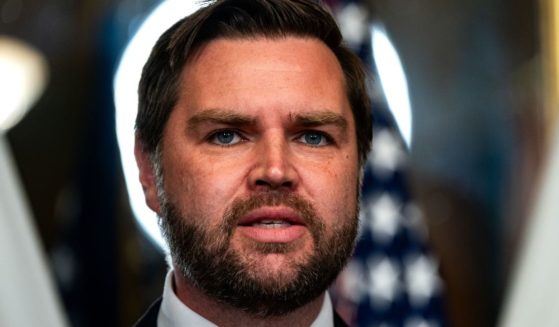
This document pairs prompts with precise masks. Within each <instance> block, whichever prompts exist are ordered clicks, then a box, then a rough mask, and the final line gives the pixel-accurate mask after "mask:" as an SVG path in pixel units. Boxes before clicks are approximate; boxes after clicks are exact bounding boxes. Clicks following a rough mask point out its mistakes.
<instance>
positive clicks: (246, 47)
mask: <svg viewBox="0 0 559 327" xmlns="http://www.w3.org/2000/svg"><path fill="white" fill-rule="evenodd" d="M341 41H342V40H341V35H340V32H339V30H338V28H337V26H336V24H335V22H334V20H333V19H332V17H331V15H330V14H329V13H328V12H327V11H326V10H325V9H324V8H322V7H321V6H320V5H319V4H317V3H316V2H314V1H311V0H293V1H287V0H222V1H216V2H214V3H211V4H209V5H207V6H206V7H204V8H202V9H200V10H199V11H198V12H196V13H194V14H193V15H191V16H189V17H186V18H185V19H183V20H181V21H179V22H178V23H176V24H175V25H174V26H173V27H171V28H170V29H169V30H168V31H167V32H165V33H164V34H163V35H162V36H161V38H160V39H159V41H158V42H157V44H156V45H155V47H154V49H153V52H152V54H151V56H150V58H149V60H148V62H147V63H146V66H145V68H144V71H143V74H142V79H141V81H140V88H139V97H140V101H139V103H140V105H139V112H138V116H137V120H136V148H135V154H136V160H137V162H138V166H139V168H140V181H141V184H142V186H143V189H144V193H145V197H146V202H147V204H148V206H149V207H150V208H151V209H153V210H154V211H155V212H156V213H157V214H158V216H159V217H160V223H161V228H162V231H163V233H164V235H165V237H166V240H167V241H168V243H169V247H170V250H171V257H172V262H173V263H172V265H173V267H172V268H173V270H172V271H171V272H169V274H168V276H167V279H166V282H165V289H164V292H163V297H162V300H160V301H158V302H156V303H155V304H154V305H153V306H152V307H151V308H150V310H149V311H148V312H147V313H146V315H144V317H142V318H141V319H140V321H139V322H138V326H154V325H156V324H157V325H158V326H215V325H218V326H311V325H312V326H334V325H340V326H342V325H344V323H343V321H342V320H341V319H340V318H339V317H338V316H337V315H336V314H335V313H334V312H333V310H332V304H331V302H330V298H329V297H328V294H327V292H326V289H327V288H328V286H329V285H330V283H331V282H332V281H333V280H334V279H335V277H336V275H337V274H338V273H339V272H340V270H341V269H342V268H343V266H344V264H345V262H346V260H347V259H348V257H349V256H350V255H351V253H352V250H353V246H354V242H355V238H356V233H357V215H358V198H359V188H360V176H361V170H362V166H363V163H364V162H365V158H366V155H367V152H368V150H369V147H370V142H371V135H372V133H371V116H370V111H369V100H368V98H367V94H366V86H365V73H364V70H363V68H362V66H361V64H360V62H359V60H358V59H357V57H356V56H355V55H353V54H352V53H351V52H350V51H349V50H347V49H346V48H345V47H343V46H342V45H341Z"/></svg>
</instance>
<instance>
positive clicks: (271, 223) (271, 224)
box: [252, 220, 291, 228]
mask: <svg viewBox="0 0 559 327" xmlns="http://www.w3.org/2000/svg"><path fill="white" fill-rule="evenodd" d="M252 226H256V227H262V228H278V227H286V226H291V224H290V223H288V222H287V221H283V220H261V221H259V222H257V223H254V224H252Z"/></svg>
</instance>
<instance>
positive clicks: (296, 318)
mask: <svg viewBox="0 0 559 327" xmlns="http://www.w3.org/2000/svg"><path fill="white" fill-rule="evenodd" d="M173 279H174V283H173V288H174V291H175V294H176V295H177V297H178V298H179V299H180V300H181V302H182V303H184V304H185V305H186V306H188V307H189V308H190V309H191V310H193V311H194V312H196V313H197V314H199V315H200V316H202V317H204V318H205V319H207V320H209V321H211V322H212V323H214V324H216V325H218V326H225V327H227V326H254V327H257V326H266V327H268V326H270V327H273V326H290V327H296V326H310V325H311V324H312V323H313V321H314V320H315V319H316V317H317V316H318V314H319V312H320V310H321V308H322V303H323V301H324V293H323V294H322V295H321V296H319V297H317V298H316V299H314V300H313V301H311V302H309V303H307V304H305V305H304V306H302V307H300V308H298V309H295V310H294V311H292V312H290V313H287V314H285V315H282V316H277V317H265V318H264V317H258V316H255V315H252V314H249V313H247V312H245V311H243V310H240V309H238V308H235V307H233V306H230V305H228V304H225V303H222V302H219V301H217V300H215V299H213V298H211V297H209V296H208V295H206V294H205V293H204V292H202V291H201V290H200V289H198V288H197V287H195V286H194V285H193V284H192V283H191V282H190V281H189V280H188V279H187V278H184V276H182V275H181V274H180V273H179V272H177V270H175V271H174V275H173Z"/></svg>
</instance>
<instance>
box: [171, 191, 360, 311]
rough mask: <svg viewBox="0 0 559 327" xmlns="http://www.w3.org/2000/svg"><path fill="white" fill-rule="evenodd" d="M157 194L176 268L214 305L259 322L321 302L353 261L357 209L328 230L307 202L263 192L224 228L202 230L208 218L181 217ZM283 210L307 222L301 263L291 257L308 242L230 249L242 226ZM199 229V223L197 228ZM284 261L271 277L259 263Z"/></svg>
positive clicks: (236, 206)
mask: <svg viewBox="0 0 559 327" xmlns="http://www.w3.org/2000/svg"><path fill="white" fill-rule="evenodd" d="M162 193H163V192H161V190H160V195H162V196H160V205H161V219H160V224H161V229H162V232H163V235H164V237H165V238H166V240H167V242H168V243H169V248H170V250H171V256H172V258H173V263H174V265H175V268H176V269H177V270H178V271H179V272H180V273H181V274H182V275H183V277H184V278H186V279H188V280H189V281H190V282H191V283H193V285H194V286H195V287H197V288H198V289H200V290H201V291H203V292H204V293H205V294H206V295H208V296H209V297H211V298H213V299H215V300H217V301H219V302H221V303H225V304H228V305H231V306H233V307H236V308H238V309H241V310H243V311H245V312H247V313H249V314H253V315H256V316H259V317H271V316H280V315H284V314H286V313H289V312H291V311H293V310H295V309H297V308H299V307H301V306H303V305H305V304H307V303H309V302H311V301H312V300H314V299H316V298H317V297H318V296H320V295H321V294H322V293H323V292H324V291H325V290H326V289H327V288H328V287H329V285H330V284H331V283H332V282H333V281H334V279H335V278H336V276H337V275H338V273H339V272H340V271H341V270H342V269H343V267H344V266H345V264H346V262H347V259H348V258H349V257H350V256H351V254H352V252H353V248H354V245H355V239H356V235H357V216H356V215H357V210H358V208H357V204H356V205H355V208H353V210H352V212H349V213H348V214H347V215H346V216H345V217H339V220H338V221H339V223H336V224H335V225H334V227H332V228H331V229H330V230H327V228H326V227H325V225H324V224H323V223H322V221H323V220H322V219H321V218H319V217H318V216H317V215H316V211H315V209H314V208H313V206H312V205H311V203H309V202H308V201H306V200H305V199H303V198H301V197H300V196H298V195H296V194H293V193H287V192H278V191H268V192H259V193H255V194H253V195H251V196H250V197H247V198H243V199H237V200H235V201H234V202H233V203H232V204H231V205H230V207H229V208H228V209H227V210H226V212H225V214H224V216H223V217H222V220H221V222H220V224H219V225H217V226H214V227H210V226H208V225H204V221H205V219H204V217H184V216H183V215H182V214H181V213H180V212H179V210H178V208H177V207H176V206H175V205H174V204H173V203H171V202H170V201H167V200H166V197H165V196H164V194H162ZM278 205H284V206H287V207H289V208H291V209H293V210H295V211H296V212H297V213H298V214H299V215H300V216H301V218H302V219H303V221H304V223H305V225H306V227H307V229H308V230H309V232H310V235H311V238H312V248H311V250H310V251H307V252H308V253H305V254H304V255H303V256H302V257H300V258H295V257H290V256H289V253H290V252H292V251H294V250H296V249H298V248H300V247H302V246H303V245H302V244H300V243H301V242H303V241H304V239H299V240H297V241H294V242H290V243H262V242H257V241H255V240H252V239H246V240H245V239H243V240H242V241H243V243H242V246H243V247H242V249H243V250H242V251H241V250H236V249H234V248H233V247H232V246H231V238H232V236H233V234H234V232H235V229H236V227H237V222H238V221H239V219H240V218H241V217H243V216H245V215H246V214H247V213H249V212H250V211H252V210H254V209H256V208H259V207H262V206H278ZM195 222H201V223H195ZM266 254H284V255H285V261H284V262H283V263H282V264H283V265H282V267H281V269H276V270H273V269H269V267H266V265H265V264H263V263H262V261H260V260H259V259H260V258H262V256H263V255H266Z"/></svg>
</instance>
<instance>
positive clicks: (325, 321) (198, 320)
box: [157, 270, 334, 327]
mask: <svg viewBox="0 0 559 327" xmlns="http://www.w3.org/2000/svg"><path fill="white" fill-rule="evenodd" d="M157 326H158V327H182V326H197V327H216V326H217V325H215V324H214V323H212V322H210V321H209V320H207V319H205V318H204V317H202V316H200V315H199V314H197V313H196V312H194V311H192V310H191V309H190V308H189V307H187V306H186V305H185V304H184V303H182V302H181V300H179V298H178V297H177V295H176V294H175V292H174V291H173V271H172V270H171V271H169V272H168V273H167V276H166V277H165V286H164V288H163V299H162V302H161V309H159V314H158V316H157ZM333 326H334V311H333V309H332V301H331V300H330V296H329V295H328V292H326V295H325V296H324V302H323V303H322V308H321V309H320V312H319V314H318V316H317V317H316V319H315V320H314V322H313V323H312V324H311V327H333Z"/></svg>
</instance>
